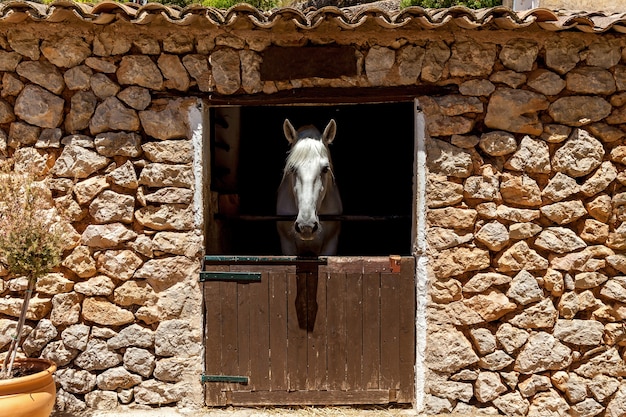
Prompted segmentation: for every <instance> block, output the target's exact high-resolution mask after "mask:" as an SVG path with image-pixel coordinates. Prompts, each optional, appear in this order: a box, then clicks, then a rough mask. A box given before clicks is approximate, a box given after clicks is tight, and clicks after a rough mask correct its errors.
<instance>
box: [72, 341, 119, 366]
mask: <svg viewBox="0 0 626 417" xmlns="http://www.w3.org/2000/svg"><path fill="white" fill-rule="evenodd" d="M121 362H122V355H120V354H118V353H115V352H113V351H111V350H109V349H108V348H107V343H106V342H105V341H104V340H99V339H91V340H90V341H89V342H88V343H87V348H86V349H85V350H84V351H83V352H81V353H80V354H79V355H78V356H77V357H76V359H75V360H74V364H75V365H76V366H78V367H80V368H82V369H84V370H86V371H96V370H103V369H109V368H112V367H114V366H117V365H119V364H120V363H121Z"/></svg>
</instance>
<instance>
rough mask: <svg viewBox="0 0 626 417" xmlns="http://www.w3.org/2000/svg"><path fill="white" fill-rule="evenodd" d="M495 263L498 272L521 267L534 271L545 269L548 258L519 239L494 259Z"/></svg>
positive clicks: (513, 270)
mask: <svg viewBox="0 0 626 417" xmlns="http://www.w3.org/2000/svg"><path fill="white" fill-rule="evenodd" d="M496 265H497V269H498V271H500V272H516V271H521V270H522V269H525V270H527V271H535V270H543V269H547V268H548V260H547V259H545V258H543V257H542V256H541V255H539V254H538V253H537V251H535V250H534V249H531V248H530V247H529V246H528V243H526V241H524V240H521V241H519V242H517V243H515V244H513V245H512V246H511V247H509V248H508V249H507V250H506V251H505V252H503V253H502V255H500V257H499V258H497V259H496Z"/></svg>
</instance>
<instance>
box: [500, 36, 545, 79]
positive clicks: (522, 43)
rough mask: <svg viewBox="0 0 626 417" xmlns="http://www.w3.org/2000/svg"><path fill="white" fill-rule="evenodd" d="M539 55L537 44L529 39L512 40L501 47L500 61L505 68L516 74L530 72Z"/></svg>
mask: <svg viewBox="0 0 626 417" xmlns="http://www.w3.org/2000/svg"><path fill="white" fill-rule="evenodd" d="M538 53H539V45H537V42H535V41H532V40H529V39H512V40H510V41H508V42H507V43H506V44H504V45H503V46H502V50H501V51H500V55H499V58H500V61H502V64H504V66H505V67H507V68H510V69H512V70H513V71H517V72H527V71H530V70H532V68H533V64H534V63H535V60H536V59H537V54H538Z"/></svg>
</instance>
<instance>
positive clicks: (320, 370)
mask: <svg viewBox="0 0 626 417" xmlns="http://www.w3.org/2000/svg"><path fill="white" fill-rule="evenodd" d="M307 280H308V281H309V282H310V281H312V280H315V281H316V284H317V285H316V286H314V285H312V284H309V285H307V299H308V300H309V301H311V300H315V301H316V303H317V314H316V316H315V322H314V323H313V325H312V326H309V327H312V331H309V332H308V333H307V349H308V352H307V358H308V365H309V371H308V378H307V389H308V390H310V391H323V390H326V389H328V379H327V376H326V364H327V361H326V355H327V351H326V345H327V341H326V310H327V304H326V273H323V272H320V273H318V274H315V273H310V274H309V276H308V277H307ZM311 291H315V294H311ZM309 324H310V323H309Z"/></svg>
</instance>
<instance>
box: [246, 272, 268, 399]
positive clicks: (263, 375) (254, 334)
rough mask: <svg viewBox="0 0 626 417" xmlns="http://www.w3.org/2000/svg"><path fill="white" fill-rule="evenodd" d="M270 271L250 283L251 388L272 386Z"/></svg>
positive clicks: (266, 388) (265, 389) (262, 389)
mask: <svg viewBox="0 0 626 417" xmlns="http://www.w3.org/2000/svg"><path fill="white" fill-rule="evenodd" d="M269 282H270V273H269V272H264V273H263V277H262V279H261V282H260V283H257V284H250V285H248V287H249V290H250V300H249V301H250V385H249V388H250V389H251V390H259V391H267V390H269V388H270V381H269V377H270V326H269V321H270V317H269Z"/></svg>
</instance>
